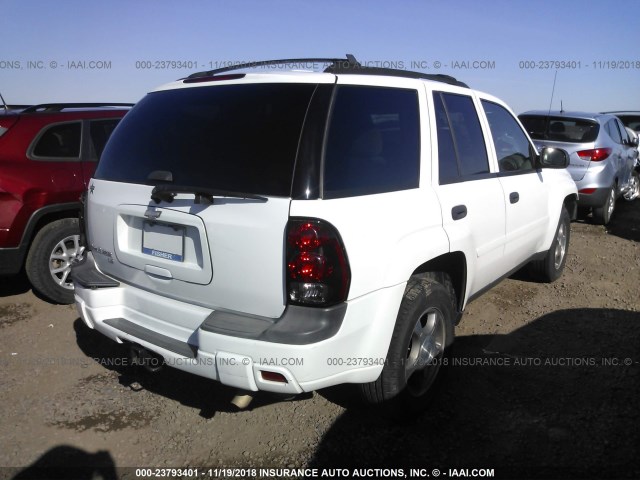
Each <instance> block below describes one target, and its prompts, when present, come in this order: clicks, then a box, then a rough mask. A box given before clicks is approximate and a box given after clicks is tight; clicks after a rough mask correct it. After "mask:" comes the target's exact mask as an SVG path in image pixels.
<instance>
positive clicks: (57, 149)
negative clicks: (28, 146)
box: [31, 122, 82, 160]
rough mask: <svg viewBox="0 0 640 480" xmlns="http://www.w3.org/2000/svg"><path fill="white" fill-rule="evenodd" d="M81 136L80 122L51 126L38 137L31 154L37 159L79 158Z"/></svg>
mask: <svg viewBox="0 0 640 480" xmlns="http://www.w3.org/2000/svg"><path fill="white" fill-rule="evenodd" d="M81 136H82V124H81V123H80V122H72V123H61V124H57V125H52V126H49V127H47V128H46V129H45V130H44V131H43V132H42V133H41V134H40V136H39V137H38V138H37V140H36V143H35V145H34V146H33V150H32V152H31V156H32V157H34V159H37V160H42V159H45V160H46V159H51V160H77V159H78V158H79V157H80V139H81Z"/></svg>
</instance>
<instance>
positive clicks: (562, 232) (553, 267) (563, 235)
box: [529, 206, 571, 283]
mask: <svg viewBox="0 0 640 480" xmlns="http://www.w3.org/2000/svg"><path fill="white" fill-rule="evenodd" d="M570 238H571V218H570V217H569V212H567V208H566V207H564V206H563V207H562V211H561V212H560V220H558V226H557V227H556V234H555V236H554V237H553V242H552V243H551V247H549V250H547V254H546V255H545V256H544V258H543V259H541V260H534V261H533V262H531V263H530V264H529V271H530V272H531V274H532V275H533V276H534V277H535V278H537V279H539V280H541V281H543V282H546V283H551V282H554V281H556V280H557V279H558V278H560V276H561V275H562V272H563V270H564V266H565V265H566V263H567V253H568V252H569V240H570Z"/></svg>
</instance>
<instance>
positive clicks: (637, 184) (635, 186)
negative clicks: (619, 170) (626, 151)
mask: <svg viewBox="0 0 640 480" xmlns="http://www.w3.org/2000/svg"><path fill="white" fill-rule="evenodd" d="M638 197H640V174H638V172H637V171H636V170H634V171H633V172H631V179H630V180H629V190H628V191H627V192H626V193H625V194H624V195H623V198H624V199H625V200H626V201H627V202H633V201H634V200H635V199H636V198H638Z"/></svg>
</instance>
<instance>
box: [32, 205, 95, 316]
mask: <svg viewBox="0 0 640 480" xmlns="http://www.w3.org/2000/svg"><path fill="white" fill-rule="evenodd" d="M83 251H84V246H82V245H80V227H79V225H78V219H77V218H63V219H61V220H56V221H54V222H51V223H49V224H48V225H45V226H44V227H42V229H40V231H39V232H38V234H37V235H36V236H35V238H34V239H33V242H31V247H30V249H29V254H28V255H27V262H26V264H25V270H26V272H27V276H28V277H29V281H30V282H31V285H32V286H33V288H34V290H36V291H37V292H38V293H40V294H41V295H42V296H44V297H46V298H47V299H48V300H51V301H53V302H56V303H62V304H68V303H73V281H72V279H71V262H72V261H73V260H74V259H76V258H80V257H81V256H82V253H83Z"/></svg>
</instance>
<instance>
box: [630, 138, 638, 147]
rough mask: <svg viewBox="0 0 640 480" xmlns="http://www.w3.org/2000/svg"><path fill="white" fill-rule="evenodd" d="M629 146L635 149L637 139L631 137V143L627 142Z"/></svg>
mask: <svg viewBox="0 0 640 480" xmlns="http://www.w3.org/2000/svg"><path fill="white" fill-rule="evenodd" d="M629 145H631V146H632V147H637V146H638V137H633V138H632V139H631V141H630V142H629Z"/></svg>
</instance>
